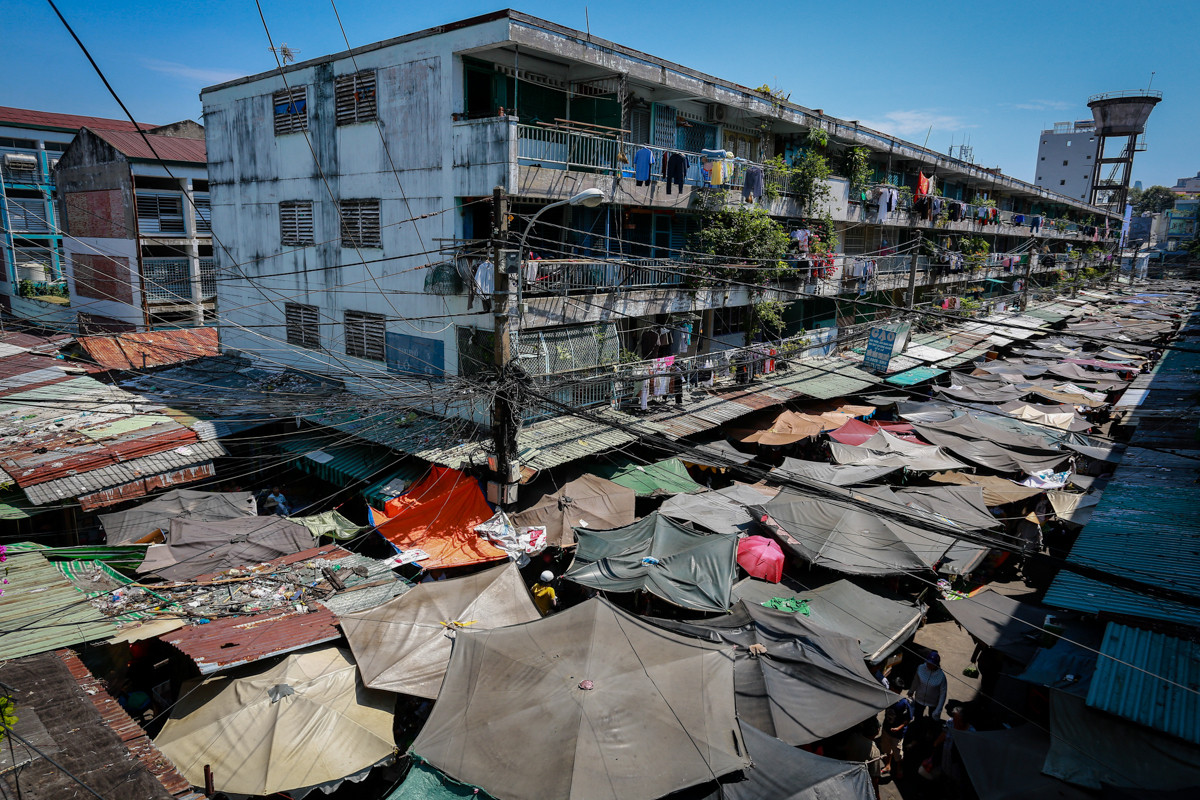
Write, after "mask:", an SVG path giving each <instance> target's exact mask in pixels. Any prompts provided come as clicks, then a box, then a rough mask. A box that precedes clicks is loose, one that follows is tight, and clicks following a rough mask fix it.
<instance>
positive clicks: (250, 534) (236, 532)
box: [137, 517, 313, 581]
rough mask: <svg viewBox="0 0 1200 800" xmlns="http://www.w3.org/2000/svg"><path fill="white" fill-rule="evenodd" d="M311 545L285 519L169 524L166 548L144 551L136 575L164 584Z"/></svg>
mask: <svg viewBox="0 0 1200 800" xmlns="http://www.w3.org/2000/svg"><path fill="white" fill-rule="evenodd" d="M312 546H313V538H312V534H310V533H309V532H308V528H306V527H304V526H303V525H300V524H299V523H296V522H292V521H291V520H290V519H286V518H284V517H243V518H241V519H227V520H220V521H217V522H201V521H199V520H195V519H173V520H171V527H170V532H169V533H168V534H167V536H166V544H152V545H150V547H148V548H146V558H145V560H144V561H142V564H141V566H139V567H138V569H137V571H138V573H139V574H141V575H154V576H157V577H159V578H162V579H163V580H167V581H186V580H191V579H192V578H195V577H196V576H197V575H206V574H209V573H212V572H222V571H224V570H227V569H230V568H232V567H242V566H246V565H249V564H257V563H259V562H262V561H270V560H271V559H273V558H278V557H279V556H286V555H290V554H291V553H299V552H300V551H301V550H307V549H309V548H310V547H312Z"/></svg>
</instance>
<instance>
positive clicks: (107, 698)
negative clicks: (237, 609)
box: [53, 650, 203, 800]
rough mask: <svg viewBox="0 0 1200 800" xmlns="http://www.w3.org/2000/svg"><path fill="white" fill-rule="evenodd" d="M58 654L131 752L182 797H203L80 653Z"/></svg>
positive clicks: (189, 799)
mask: <svg viewBox="0 0 1200 800" xmlns="http://www.w3.org/2000/svg"><path fill="white" fill-rule="evenodd" d="M55 655H56V656H58V657H59V659H61V660H62V662H63V664H64V665H65V666H66V668H67V671H68V672H70V674H71V677H72V678H73V679H74V681H75V683H76V684H77V685H78V686H79V688H80V689H82V690H83V693H84V694H85V695H87V698H88V699H89V700H90V701H91V702H92V705H93V706H95V707H96V711H98V712H99V713H100V718H101V719H103V720H104V725H105V727H107V728H108V729H109V730H110V731H112V732H113V733H115V734H116V735H117V738H118V739H120V740H121V743H122V744H124V745H125V748H126V749H127V750H129V754H130V755H131V756H133V758H134V759H136V760H137V761H140V762H141V764H142V766H143V767H145V768H146V771H148V772H149V773H150V774H151V775H153V776H154V777H155V778H157V779H158V782H159V783H161V784H162V786H163V788H164V789H166V790H167V791H168V792H169V793H171V794H172V795H174V796H175V797H176V798H179V800H200V798H202V797H203V795H201V794H197V793H196V792H193V791H192V787H191V784H190V783H188V780H187V778H184V777H183V776H182V775H180V774H179V770H177V769H176V768H175V764H174V763H172V762H171V759H169V758H167V757H166V756H165V755H163V753H162V751H161V750H159V749H158V747H156V746H155V744H154V740H152V739H151V738H150V736H149V735H147V733H146V730H145V729H144V728H142V726H141V725H138V724H137V723H136V722H134V721H133V720H132V719H131V718H130V716H129V714H127V713H126V712H125V709H124V708H122V707H121V704H120V703H118V702H117V701H116V700H115V699H113V696H112V695H110V694H109V693H108V687H107V686H105V685H104V682H103V681H101V680H99V679H98V678H97V677H96V676H95V675H93V674H92V673H91V672H90V671H89V670H88V668H87V667H86V666H84V663H83V662H82V661H80V660H79V656H77V655H75V653H73V652H72V651H70V650H59V651H57V652H55ZM61 700H62V698H60V697H55V698H53V701H54V702H55V703H57V702H61Z"/></svg>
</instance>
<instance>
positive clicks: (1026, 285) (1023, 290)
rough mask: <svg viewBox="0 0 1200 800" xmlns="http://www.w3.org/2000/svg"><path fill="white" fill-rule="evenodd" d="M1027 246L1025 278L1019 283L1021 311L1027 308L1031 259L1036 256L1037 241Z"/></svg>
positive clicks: (1031, 278) (1031, 276) (1031, 268)
mask: <svg viewBox="0 0 1200 800" xmlns="http://www.w3.org/2000/svg"><path fill="white" fill-rule="evenodd" d="M1031 241H1033V242H1034V243H1033V244H1032V245H1031V246H1030V248H1029V260H1028V261H1027V262H1025V280H1024V282H1023V283H1022V284H1021V312H1022V313H1024V312H1025V310H1026V309H1027V308H1029V284H1030V282H1031V281H1032V280H1033V261H1034V259H1036V258H1037V257H1038V252H1037V242H1036V240H1031Z"/></svg>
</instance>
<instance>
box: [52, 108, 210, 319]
mask: <svg viewBox="0 0 1200 800" xmlns="http://www.w3.org/2000/svg"><path fill="white" fill-rule="evenodd" d="M57 179H58V191H59V194H60V195H61V198H62V207H63V211H64V213H65V217H66V226H65V230H66V233H67V234H68V236H67V237H66V238H65V240H64V245H63V251H64V256H65V259H64V264H65V269H64V273H65V277H66V279H67V282H68V286H69V289H70V294H71V306H72V308H73V309H74V312H75V314H76V319H77V324H78V327H79V330H80V331H82V332H84V333H95V332H115V331H134V330H138V331H141V330H151V329H153V328H155V327H177V326H180V325H202V324H204V322H205V321H206V320H210V319H212V318H213V316H214V313H215V298H216V285H215V282H214V272H213V267H214V262H213V244H212V228H211V225H210V224H209V210H208V181H207V169H206V154H205V151H204V129H203V128H202V127H201V126H200V125H198V124H197V123H195V122H191V121H184V122H177V123H174V124H171V125H165V126H161V127H156V128H150V129H148V130H144V131H142V132H137V131H130V130H111V129H105V128H101V127H99V126H87V127H83V128H81V129H80V130H79V132H78V133H77V134H76V135H75V137H74V139H73V140H72V142H71V144H70V146H69V147H67V148H66V150H65V151H64V152H63V153H62V156H61V157H60V159H59V162H58V168H57Z"/></svg>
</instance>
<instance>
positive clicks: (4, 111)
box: [0, 106, 156, 131]
mask: <svg viewBox="0 0 1200 800" xmlns="http://www.w3.org/2000/svg"><path fill="white" fill-rule="evenodd" d="M0 125H18V126H20V127H22V128H42V129H45V130H55V131H77V130H79V129H80V128H84V127H90V126H92V125H96V126H99V127H101V128H105V129H107V130H122V131H134V130H137V128H136V127H134V124H133V123H132V122H130V121H128V120H123V119H108V118H107V117H85V116H81V115H79V114H57V113H55V112H53V111H34V110H33V109H29V108H12V107H10V106H0ZM138 125H139V126H141V127H142V128H143V129H145V130H149V129H150V128H154V127H156V126H154V125H150V124H148V123H145V122H139V123H138Z"/></svg>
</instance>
